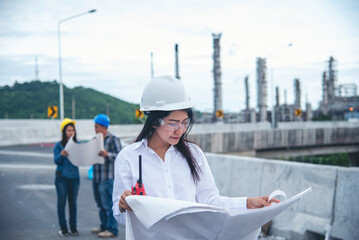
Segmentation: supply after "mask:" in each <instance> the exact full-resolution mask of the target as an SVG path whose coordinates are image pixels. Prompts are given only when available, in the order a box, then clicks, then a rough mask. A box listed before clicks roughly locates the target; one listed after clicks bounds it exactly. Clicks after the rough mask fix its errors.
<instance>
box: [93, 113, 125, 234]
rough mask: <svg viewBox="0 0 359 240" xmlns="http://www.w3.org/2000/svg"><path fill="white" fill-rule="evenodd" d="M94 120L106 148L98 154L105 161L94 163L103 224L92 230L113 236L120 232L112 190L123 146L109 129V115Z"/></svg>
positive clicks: (95, 191)
mask: <svg viewBox="0 0 359 240" xmlns="http://www.w3.org/2000/svg"><path fill="white" fill-rule="evenodd" d="M94 122H95V131H96V133H102V134H103V138H104V150H102V151H101V152H99V153H98V155H99V156H103V157H104V158H105V162H104V164H94V165H93V181H92V187H93V193H94V197H95V201H96V204H97V206H98V208H99V215H100V220H101V224H100V227H99V228H93V229H92V230H91V232H92V233H98V236H99V237H101V238H111V237H116V236H117V233H118V224H117V221H116V220H115V218H114V217H113V213H112V190H113V179H114V165H115V160H116V157H117V154H118V153H119V152H120V151H121V148H122V147H121V142H120V139H119V138H117V137H116V136H114V135H113V134H111V133H110V132H109V131H108V130H107V128H108V126H109V125H110V118H109V117H108V116H107V115H105V114H98V115H97V116H96V117H95V118H94Z"/></svg>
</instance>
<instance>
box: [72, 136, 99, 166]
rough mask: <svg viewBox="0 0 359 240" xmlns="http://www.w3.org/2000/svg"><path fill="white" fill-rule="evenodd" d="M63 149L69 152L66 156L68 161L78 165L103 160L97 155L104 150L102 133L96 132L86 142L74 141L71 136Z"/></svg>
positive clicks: (88, 164) (87, 164) (91, 163)
mask: <svg viewBox="0 0 359 240" xmlns="http://www.w3.org/2000/svg"><path fill="white" fill-rule="evenodd" d="M65 150H66V151H67V152H68V153H69V155H68V156H67V157H68V158H69V159H70V162H71V163H72V164H73V165H75V166H78V167H82V166H91V165H93V164H95V163H99V164H103V163H104V162H105V159H104V157H101V156H99V155H98V153H99V152H100V151H102V150H104V146H103V135H102V133H98V134H96V137H94V138H93V139H91V140H90V141H88V142H86V143H76V142H74V141H73V139H72V137H71V138H70V140H69V141H68V142H67V144H66V146H65Z"/></svg>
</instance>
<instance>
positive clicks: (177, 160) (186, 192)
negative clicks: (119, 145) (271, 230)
mask: <svg viewBox="0 0 359 240" xmlns="http://www.w3.org/2000/svg"><path fill="white" fill-rule="evenodd" d="M189 147H190V151H191V153H192V155H193V157H194V159H195V160H196V161H197V164H198V166H199V168H200V171H199V176H200V179H199V181H197V182H194V180H193V178H192V175H191V170H190V168H189V166H188V163H187V160H186V158H184V157H183V156H182V154H181V153H180V152H179V151H178V150H176V147H175V146H171V147H170V148H169V149H168V150H167V152H166V154H165V160H164V161H163V160H162V159H161V158H160V157H159V156H158V155H157V154H156V153H155V152H154V151H153V150H152V149H151V148H150V147H148V146H147V140H146V139H142V141H139V142H135V143H133V144H131V145H129V146H127V147H125V148H124V149H123V150H122V151H121V152H120V153H119V154H118V156H117V158H116V161H115V180H114V187H113V195H112V196H113V207H112V209H113V215H114V217H115V219H116V220H117V222H119V223H120V224H125V214H123V213H121V212H120V210H119V206H118V202H119V200H120V198H121V194H122V193H123V192H124V191H125V190H131V186H135V184H136V182H137V180H138V178H139V162H138V158H139V157H138V156H139V155H142V182H143V185H144V188H145V192H146V195H149V196H153V197H162V198H170V199H177V200H184V201H191V202H198V203H203V204H208V205H212V206H216V207H224V208H227V209H230V210H243V209H247V198H246V197H239V198H229V197H223V196H220V195H219V192H218V189H217V187H216V184H215V182H214V178H213V175H212V172H211V170H210V168H209V166H208V162H207V159H206V157H205V155H204V153H203V151H202V150H201V149H200V148H199V147H198V146H196V145H195V144H192V143H189Z"/></svg>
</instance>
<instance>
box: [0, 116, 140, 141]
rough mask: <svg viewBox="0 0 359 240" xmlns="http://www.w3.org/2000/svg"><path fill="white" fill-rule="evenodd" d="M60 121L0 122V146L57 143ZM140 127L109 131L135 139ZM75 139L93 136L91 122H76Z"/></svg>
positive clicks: (117, 127) (114, 126) (93, 131)
mask: <svg viewBox="0 0 359 240" xmlns="http://www.w3.org/2000/svg"><path fill="white" fill-rule="evenodd" d="M60 123H61V121H60V120H0V136H1V137H0V146H9V145H19V144H36V143H49V142H57V141H59V140H60V139H61V131H60ZM141 128H142V125H140V124H139V125H136V124H132V125H110V126H109V131H111V132H113V133H114V134H115V135H117V136H119V137H123V138H128V137H130V138H135V137H136V136H137V134H138V133H139V132H140V130H141ZM76 130H77V137H78V139H79V140H89V139H91V138H92V137H94V136H95V129H94V122H93V120H76Z"/></svg>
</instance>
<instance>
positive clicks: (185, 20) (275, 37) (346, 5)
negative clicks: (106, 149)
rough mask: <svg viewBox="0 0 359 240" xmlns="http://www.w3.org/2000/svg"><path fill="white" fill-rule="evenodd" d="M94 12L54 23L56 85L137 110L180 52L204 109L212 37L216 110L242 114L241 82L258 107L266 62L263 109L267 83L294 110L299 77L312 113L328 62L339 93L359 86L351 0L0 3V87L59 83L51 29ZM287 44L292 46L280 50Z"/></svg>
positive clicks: (356, 9)
mask: <svg viewBox="0 0 359 240" xmlns="http://www.w3.org/2000/svg"><path fill="white" fill-rule="evenodd" d="M91 9H97V11H96V12H95V13H93V14H86V15H83V16H81V17H78V18H74V19H71V20H69V21H66V22H63V23H62V24H61V47H62V51H61V53H62V63H63V68H62V72H63V82H64V84H65V85H66V86H67V87H71V88H72V87H76V86H84V87H89V88H94V89H96V90H98V91H102V92H104V93H108V94H110V95H113V96H115V97H118V98H121V99H123V100H126V101H129V102H133V103H139V101H140V96H141V93H142V89H143V87H144V85H145V84H146V83H147V82H148V81H149V79H150V76H151V69H150V53H151V52H153V54H154V58H153V60H154V73H155V75H163V74H171V75H174V69H175V67H174V61H175V57H174V45H175V44H176V43H178V44H179V63H180V75H181V77H182V80H183V82H184V84H185V85H186V86H187V88H188V90H189V92H190V95H191V96H192V99H193V101H194V102H195V103H196V104H197V109H199V110H202V111H211V110H212V109H213V85H214V84H213V76H212V68H213V61H212V53H213V39H212V33H222V38H221V67H222V82H223V85H222V88H223V109H224V110H225V111H238V110H241V109H243V108H244V107H245V102H244V100H245V96H244V78H245V76H247V75H248V76H249V83H250V93H251V95H250V97H251V98H250V101H251V107H256V105H257V100H256V99H257V94H256V86H257V84H256V64H255V62H256V58H257V57H263V58H267V64H268V71H267V75H268V105H271V104H272V98H271V92H272V90H271V89H272V88H271V87H272V86H271V80H272V79H271V78H270V76H271V69H272V70H273V82H274V85H275V86H277V85H278V86H279V87H280V95H281V96H280V97H281V102H282V103H283V102H284V97H283V95H284V94H283V92H284V89H286V90H287V102H288V103H292V102H293V101H294V89H293V85H294V84H293V81H294V79H295V78H299V79H300V81H301V88H302V107H304V102H305V99H306V96H307V98H308V100H309V101H310V102H311V103H312V105H313V107H314V108H316V107H317V105H318V102H319V101H320V99H321V97H322V91H321V76H322V73H323V71H325V70H326V69H327V61H328V59H329V57H330V56H333V57H334V58H336V59H337V70H338V84H345V83H356V84H359V78H358V76H359V44H358V43H359V27H358V26H359V17H358V16H359V1H356V0H353V1H351V0H342V1H335V0H316V1H310V0H301V1H280V0H271V1H268V0H258V1H256V0H243V1H242V0H226V1H215V0H136V1H130V0H127V1H125V0H77V1H72V0H1V1H0V10H1V13H0V86H4V85H13V84H14V83H15V81H18V82H26V81H30V80H32V79H35V78H36V75H35V57H37V59H38V69H39V79H40V80H41V81H49V80H51V81H52V80H54V79H56V80H57V79H58V78H59V68H58V56H59V54H58V39H57V25H58V22H59V20H61V19H65V18H67V17H71V16H73V15H76V14H79V13H82V12H86V11H88V10H91ZM289 43H292V44H293V46H291V47H287V46H288V44H289Z"/></svg>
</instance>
